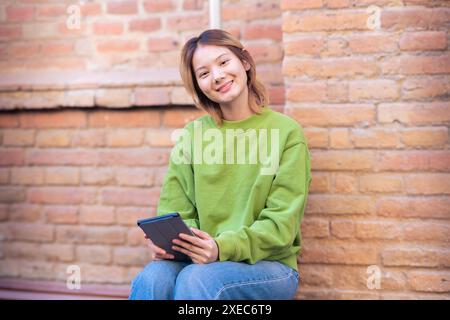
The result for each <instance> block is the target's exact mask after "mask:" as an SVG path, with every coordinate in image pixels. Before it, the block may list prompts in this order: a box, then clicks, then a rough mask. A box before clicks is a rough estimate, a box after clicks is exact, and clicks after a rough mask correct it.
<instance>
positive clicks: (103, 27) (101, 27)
mask: <svg viewBox="0 0 450 320" xmlns="http://www.w3.org/2000/svg"><path fill="white" fill-rule="evenodd" d="M92 31H93V33H94V34H95V35H101V36H104V35H119V34H122V33H123V23H122V22H96V23H94V24H93V25H92Z"/></svg>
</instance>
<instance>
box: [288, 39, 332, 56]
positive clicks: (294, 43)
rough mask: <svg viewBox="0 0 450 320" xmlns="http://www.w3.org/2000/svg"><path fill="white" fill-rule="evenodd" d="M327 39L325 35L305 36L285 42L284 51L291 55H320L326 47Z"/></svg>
mask: <svg viewBox="0 0 450 320" xmlns="http://www.w3.org/2000/svg"><path fill="white" fill-rule="evenodd" d="M325 40H326V39H325V37H323V36H306V37H305V36H303V37H301V38H296V39H295V40H291V41H286V42H284V51H285V53H286V55H289V56H298V55H309V56H318V55H319V54H320V53H321V52H322V50H324V48H325V43H326V42H325Z"/></svg>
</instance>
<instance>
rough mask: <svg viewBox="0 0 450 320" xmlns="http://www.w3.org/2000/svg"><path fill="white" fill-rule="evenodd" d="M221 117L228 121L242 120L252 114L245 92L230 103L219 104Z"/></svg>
mask: <svg viewBox="0 0 450 320" xmlns="http://www.w3.org/2000/svg"><path fill="white" fill-rule="evenodd" d="M220 109H221V111H222V116H223V119H225V120H228V121H239V120H244V119H246V118H248V117H250V116H251V115H253V114H254V112H253V110H252V109H251V108H250V101H249V98H248V91H247V94H242V95H241V96H240V97H239V98H238V99H235V100H234V101H232V102H231V103H230V104H220Z"/></svg>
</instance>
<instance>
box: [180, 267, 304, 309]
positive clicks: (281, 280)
mask: <svg viewBox="0 0 450 320" xmlns="http://www.w3.org/2000/svg"><path fill="white" fill-rule="evenodd" d="M297 287H298V273H297V272H296V271H295V270H293V269H292V268H290V267H288V266H286V265H283V264H281V263H279V262H277V261H259V262H258V263H256V264H253V265H251V264H247V263H243V262H231V261H224V262H214V263H209V264H191V265H189V266H187V267H186V268H184V269H183V270H182V271H181V272H180V273H179V274H178V277H177V280H176V285H175V299H199V300H204V299H220V300H228V299H234V300H238V299H249V300H261V299H262V300H272V299H276V300H278V299H292V298H293V297H294V295H295V292H296V291H297Z"/></svg>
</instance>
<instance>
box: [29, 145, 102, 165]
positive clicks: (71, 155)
mask: <svg viewBox="0 0 450 320" xmlns="http://www.w3.org/2000/svg"><path fill="white" fill-rule="evenodd" d="M26 156H27V158H26V162H27V164H29V165H75V166H80V165H96V164H98V163H99V155H98V152H97V151H96V150H93V151H78V150H64V149H63V150H45V149H44V150H39V149H36V150H29V151H28V152H27V155H26Z"/></svg>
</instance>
